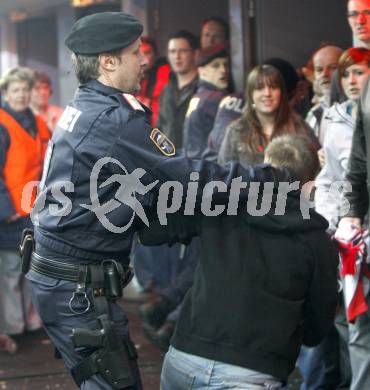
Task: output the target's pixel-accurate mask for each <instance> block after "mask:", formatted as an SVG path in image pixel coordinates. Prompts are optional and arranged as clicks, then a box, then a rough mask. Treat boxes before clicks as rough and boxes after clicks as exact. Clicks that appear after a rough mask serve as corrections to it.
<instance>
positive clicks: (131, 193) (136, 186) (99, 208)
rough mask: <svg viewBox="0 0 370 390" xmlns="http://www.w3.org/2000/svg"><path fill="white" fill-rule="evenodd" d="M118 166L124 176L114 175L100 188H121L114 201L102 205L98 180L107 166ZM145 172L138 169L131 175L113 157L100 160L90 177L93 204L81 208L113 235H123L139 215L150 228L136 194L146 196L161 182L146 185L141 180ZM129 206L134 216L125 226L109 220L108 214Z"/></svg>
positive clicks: (83, 205)
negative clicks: (93, 216) (91, 213)
mask: <svg viewBox="0 0 370 390" xmlns="http://www.w3.org/2000/svg"><path fill="white" fill-rule="evenodd" d="M112 163H113V164H116V165H118V166H119V167H120V168H121V169H122V171H123V172H124V174H114V175H112V176H111V177H110V178H109V179H107V180H105V181H104V182H103V183H101V184H100V185H99V188H104V187H106V186H107V185H109V184H112V183H114V182H117V183H119V185H120V186H119V188H118V190H117V191H116V194H115V196H114V199H110V200H109V201H108V202H106V203H104V204H101V203H100V201H99V195H98V178H99V173H100V172H101V170H102V168H103V166H104V165H105V164H112ZM145 173H146V172H145V170H144V169H142V168H136V169H135V170H134V171H132V172H131V173H128V171H127V169H126V168H125V167H124V166H123V165H122V164H121V163H120V162H119V161H118V160H116V159H114V158H112V157H103V158H101V159H99V160H98V161H97V162H96V163H95V165H94V167H93V169H92V171H91V175H90V200H91V204H90V205H87V204H82V205H81V206H82V207H84V208H86V209H88V210H91V211H92V212H94V213H95V214H96V216H97V218H98V220H99V221H100V223H101V224H102V225H103V226H104V227H105V228H106V229H107V230H109V231H110V232H112V233H123V232H125V231H126V230H127V229H129V228H130V226H131V225H132V223H133V221H134V218H135V215H137V216H138V217H139V218H140V219H141V220H142V221H143V222H144V223H145V224H146V225H147V226H149V221H148V218H147V216H146V214H145V211H144V208H143V206H142V205H141V203H140V202H139V201H138V200H137V199H136V197H135V194H136V193H137V194H140V195H144V194H146V193H147V192H149V191H150V190H151V189H152V188H153V187H155V186H156V185H157V183H158V182H159V180H156V181H154V182H153V183H151V184H148V185H146V186H145V185H144V184H143V183H142V182H141V181H140V179H141V178H142V177H143V176H144V175H145ZM123 204H124V205H126V206H128V207H129V208H130V209H131V210H132V216H131V218H130V220H129V221H128V223H127V224H126V225H125V226H122V227H119V226H115V225H114V224H112V223H111V222H110V221H109V219H108V218H107V216H106V215H107V214H108V213H110V212H111V211H113V210H115V209H116V208H118V207H120V206H122V205H123Z"/></svg>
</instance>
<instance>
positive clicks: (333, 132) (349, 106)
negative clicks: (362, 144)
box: [315, 48, 370, 231]
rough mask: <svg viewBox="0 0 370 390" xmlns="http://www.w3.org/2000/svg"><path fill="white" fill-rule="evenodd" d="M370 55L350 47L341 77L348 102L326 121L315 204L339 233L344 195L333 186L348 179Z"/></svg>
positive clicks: (332, 110)
mask: <svg viewBox="0 0 370 390" xmlns="http://www.w3.org/2000/svg"><path fill="white" fill-rule="evenodd" d="M369 53H370V51H369V50H367V49H365V48H350V49H348V50H346V51H345V52H344V53H343V55H342V56H341V57H340V59H339V76H340V82H341V85H342V89H343V91H344V93H345V95H346V97H347V100H346V101H345V102H343V103H341V104H338V103H336V104H334V105H333V106H332V107H331V108H330V110H329V111H328V112H327V114H326V118H325V119H326V120H327V121H328V125H327V133H326V137H325V141H324V153H325V164H324V166H323V168H322V170H321V172H320V174H319V175H318V177H317V178H316V196H315V203H316V211H318V212H319V213H320V214H322V215H323V216H324V217H325V218H326V219H327V220H328V222H329V229H330V230H331V231H335V230H336V226H337V224H338V220H339V214H340V193H339V192H338V191H334V187H333V186H337V184H335V183H336V182H339V181H343V180H344V179H345V174H346V171H347V167H348V160H349V156H350V152H351V146H352V137H353V132H354V129H355V125H356V117H357V109H358V99H359V97H360V93H361V91H362V89H363V87H364V85H365V83H366V80H367V78H368V75H369V73H370V68H369V61H370V54H369ZM330 188H332V191H330ZM338 188H339V187H338Z"/></svg>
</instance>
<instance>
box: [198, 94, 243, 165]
mask: <svg viewBox="0 0 370 390" xmlns="http://www.w3.org/2000/svg"><path fill="white" fill-rule="evenodd" d="M245 106H246V101H245V98H244V93H242V92H239V93H234V94H232V95H228V96H226V97H224V98H223V99H222V100H221V103H220V104H219V106H218V109H217V114H216V119H215V122H214V125H213V129H212V131H211V132H210V134H209V137H208V144H207V149H206V150H205V152H204V153H203V158H206V159H207V160H210V161H217V156H218V152H219V150H220V147H221V144H222V141H223V139H224V136H225V130H226V128H227V127H228V126H229V124H230V123H231V122H233V121H234V120H236V119H238V118H240V116H241V115H242V113H243V112H244V110H245Z"/></svg>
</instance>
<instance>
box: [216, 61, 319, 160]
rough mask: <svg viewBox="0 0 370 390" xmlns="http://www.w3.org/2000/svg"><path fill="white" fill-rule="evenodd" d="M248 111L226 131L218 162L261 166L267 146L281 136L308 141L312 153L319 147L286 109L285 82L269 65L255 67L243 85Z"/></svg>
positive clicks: (291, 112)
mask: <svg viewBox="0 0 370 390" xmlns="http://www.w3.org/2000/svg"><path fill="white" fill-rule="evenodd" d="M246 100H247V102H249V103H248V105H247V109H246V110H245V112H244V113H243V115H242V116H241V117H240V118H239V119H237V120H236V121H234V122H232V123H231V124H230V125H229V127H228V128H227V129H226V134H225V138H224V140H223V143H222V145H221V149H220V153H219V157H218V161H219V163H222V164H223V163H226V162H228V161H240V162H241V163H243V164H254V163H262V162H263V157H264V150H265V148H266V146H267V144H268V143H269V142H270V141H271V140H272V139H273V138H275V137H277V136H279V135H282V134H298V135H303V136H305V137H307V139H308V140H309V141H310V143H311V144H312V146H313V147H314V148H315V149H317V150H318V149H319V147H320V146H319V143H318V140H317V139H316V137H315V136H314V134H313V131H312V130H311V129H310V128H309V127H308V126H307V124H305V122H304V121H303V120H302V119H301V118H300V117H299V115H298V114H296V113H294V112H293V111H292V109H291V108H290V105H289V100H288V95H287V92H286V86H285V83H284V79H283V77H282V75H281V73H280V72H279V70H278V69H276V68H275V67H273V66H271V65H261V66H257V67H255V68H254V69H253V70H252V71H251V72H250V74H249V76H248V80H247V85H246Z"/></svg>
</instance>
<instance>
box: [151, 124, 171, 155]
mask: <svg viewBox="0 0 370 390" xmlns="http://www.w3.org/2000/svg"><path fill="white" fill-rule="evenodd" d="M150 139H151V140H152V141H153V142H154V145H155V146H156V147H157V148H158V149H159V150H160V151H161V152H162V153H163V154H164V155H165V156H174V155H175V153H176V149H175V145H174V144H173V143H172V142H171V141H170V140H169V139H168V138H167V136H166V135H164V134H163V133H162V132H161V131H160V130H159V129H157V128H155V129H153V130H152V132H151V133H150Z"/></svg>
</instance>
